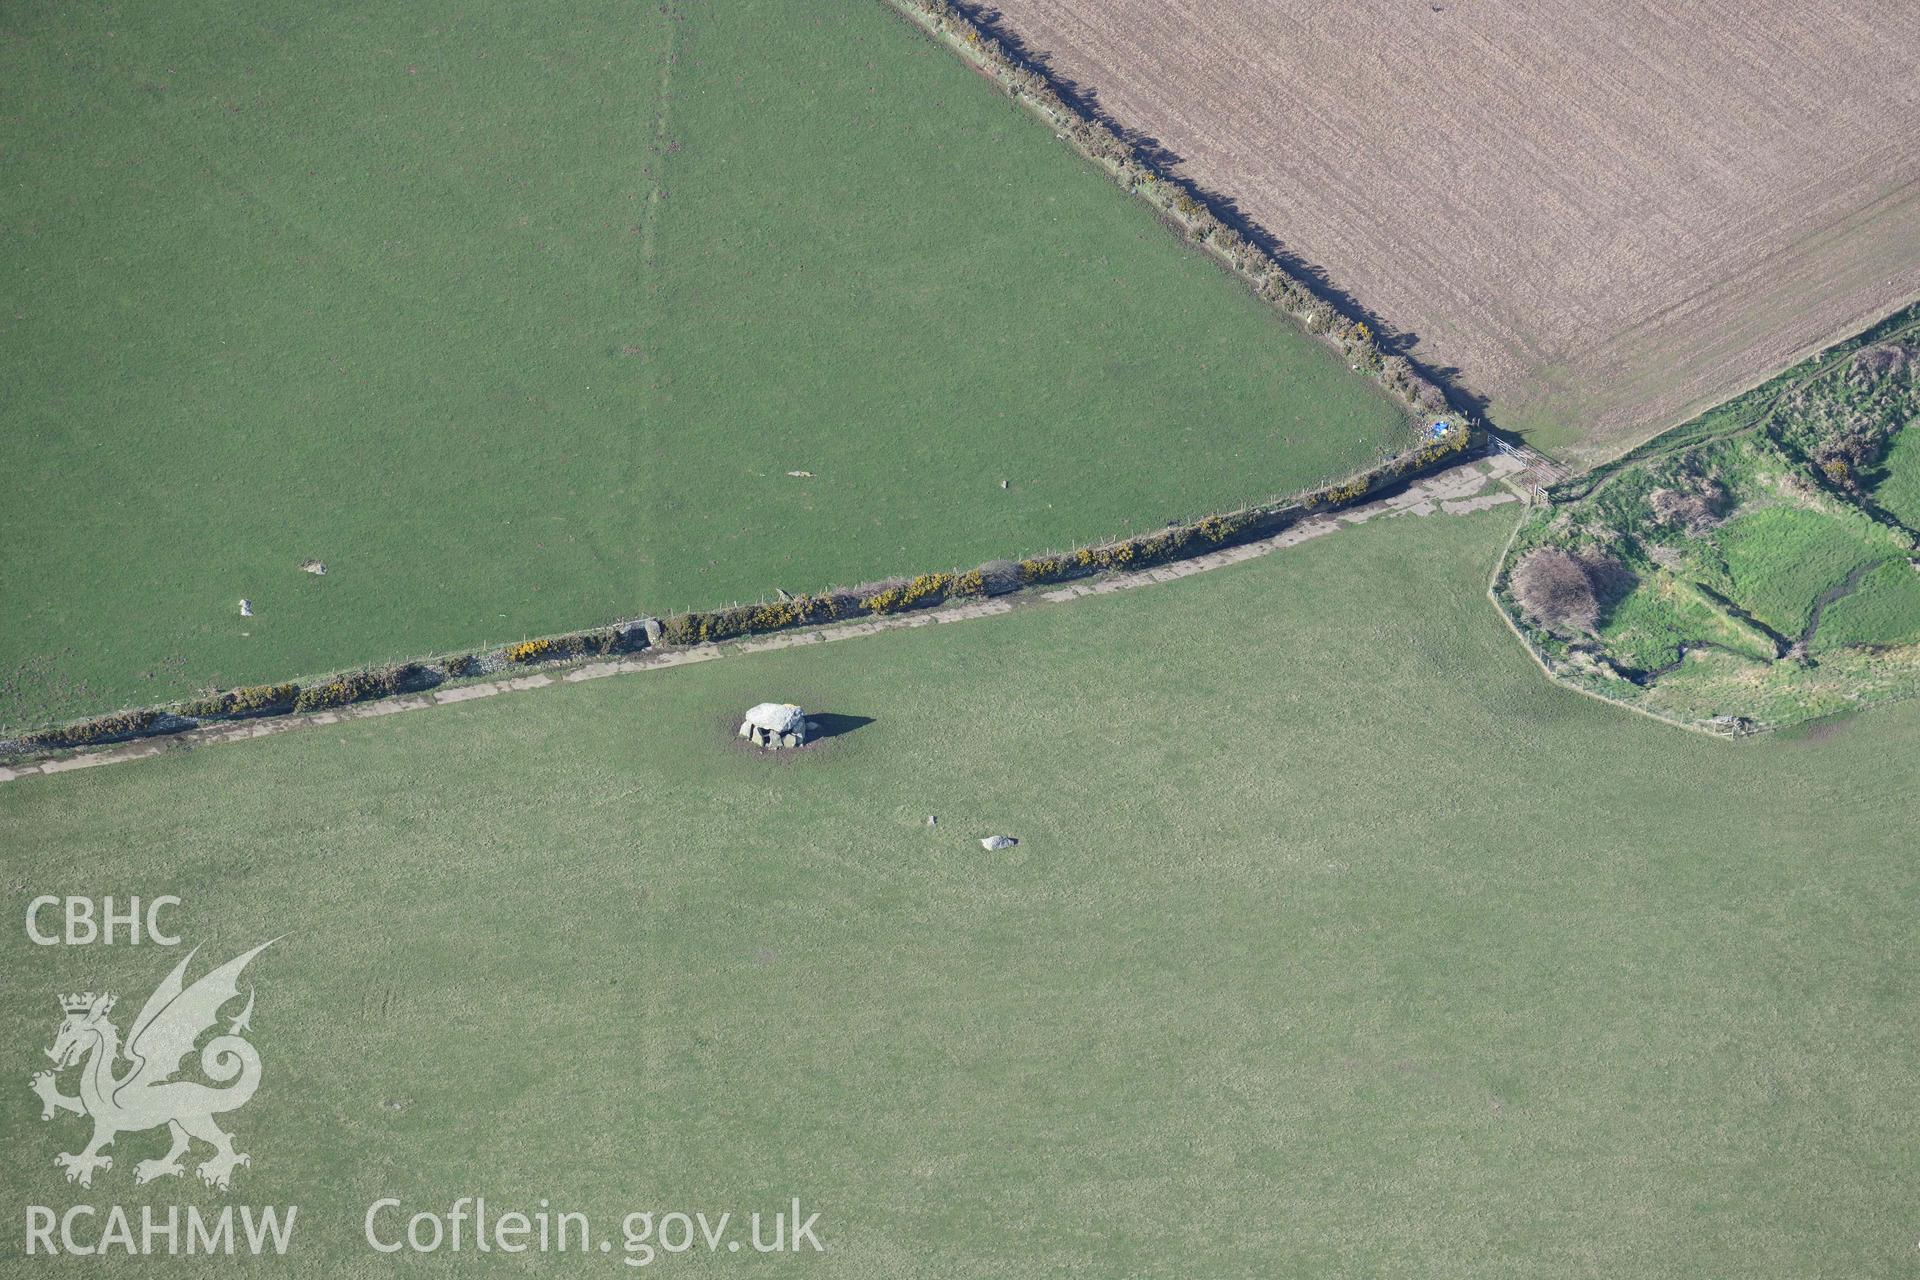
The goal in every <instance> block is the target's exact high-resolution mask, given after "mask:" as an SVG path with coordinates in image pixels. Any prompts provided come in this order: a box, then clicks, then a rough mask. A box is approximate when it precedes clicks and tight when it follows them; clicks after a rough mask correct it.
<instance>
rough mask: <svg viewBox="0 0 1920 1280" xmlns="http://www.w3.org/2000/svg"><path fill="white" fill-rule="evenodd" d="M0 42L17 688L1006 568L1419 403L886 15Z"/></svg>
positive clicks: (255, 21)
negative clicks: (1306, 330)
mask: <svg viewBox="0 0 1920 1280" xmlns="http://www.w3.org/2000/svg"><path fill="white" fill-rule="evenodd" d="M0 32H3V33H4V37H5V38H4V39H3V40H0V104H3V106H0V109H3V110H4V112H5V114H6V115H7V117H8V119H9V121H10V127H9V130H8V143H7V148H6V154H5V158H4V175H5V178H6V181H5V183H4V184H0V334H4V342H3V343H0V351H3V352H4V355H0V376H4V379H5V381H6V383H7V394H6V398H5V400H4V404H3V406H0V421H3V422H4V424H5V429H6V431H7V435H8V438H9V440H10V441H11V442H12V443H13V445H14V447H13V448H12V449H11V450H10V451H9V460H10V461H9V466H8V467H7V468H6V469H5V471H4V476H0V540H3V541H4V543H5V545H6V547H7V554H6V556H5V557H4V558H3V559H0V598H4V599H5V600H6V601H7V605H8V608H7V609H6V611H5V615H4V620H0V723H12V724H19V723H22V722H28V721H38V720H44V719H49V718H54V717H63V716H70V715H73V714H78V713H81V712H85V711H94V710H102V709H106V708H110V707H112V706H115V705H119V704H125V703H129V702H137V703H146V702H151V701H154V700H156V699H159V698H164V697H167V696H172V695H176V694H179V693H184V692H186V691H189V690H191V689H193V688H195V687H198V686H201V685H205V684H210V683H219V684H226V685H231V684H237V683H246V682H252V681H258V680H266V679H273V678H287V677H292V676H297V675H300V674H303V673H312V672H315V671H325V670H333V669H339V668H343V667H349V666H353V665H356V664H358V663H362V662H368V661H379V660H383V659H387V658H392V657H403V656H414V655H418V654H422V653H429V652H438V651H445V650H448V649H453V648H469V647H473V646H476V645H479V644H482V643H488V642H499V641H507V640H515V639H518V638H520V637H522V636H524V635H527V634H539V633H543V632H551V631H556V630H562V629H567V628H571V627H577V626H581V625H587V624H591V623H596V622H600V621H604V620H611V619H613V618H616V617H622V616H631V615H634V614H638V613H643V612H653V613H664V612H668V611H672V610H675V609H679V608H685V607H689V606H706V605H717V604H723V603H726V602H728V601H731V600H734V599H754V598H758V597H760V596H762V595H767V596H771V595H772V593H773V591H774V589H775V588H776V587H785V588H787V589H789V590H796V591H798V590H806V589H814V588H819V587H823V586H827V585H831V584H836V583H854V582H858V581H861V580H865V579H870V578H873V577H876V576H880V575H882V574H888V573H896V572H909V571H923V570H927V569H943V568H948V567H954V566H956V565H957V566H960V567H968V566H971V565H972V564H974V563H978V562H979V561H981V560H984V559H987V558H990V557H992V556H996V555H1004V554H1009V553H1015V552H1030V551H1035V550H1043V549H1050V548H1053V547H1057V546H1064V545H1066V544H1068V543H1071V542H1073V541H1075V540H1081V541H1090V540H1093V539H1095V538H1098V537H1102V536H1107V535H1113V534H1121V533H1124V532H1126V531H1127V530H1128V528H1129V527H1130V526H1137V527H1142V528H1145V527H1151V526H1153V525H1156V524H1158V523H1160V522H1163V521H1165V520H1167V519H1169V518H1173V517H1176V516H1192V515H1198V514H1201V513H1204V512H1206V511H1209V510H1214V509H1219V508H1222V507H1229V506H1233V505H1236V504H1238V503H1241V502H1243V501H1245V500H1248V499H1253V498H1258V497H1265V496H1268V495H1270V494H1273V493H1277V492H1291V491H1294V490H1297V489H1299V488H1303V487H1306V486H1308V485H1310V484H1312V483H1314V482H1317V481H1319V480H1321V479H1323V478H1326V477H1329V476H1333V475H1336V474H1340V473H1344V472H1346V471H1348V470H1350V469H1353V468H1355V467H1357V466H1359V465H1361V464H1364V463H1365V462H1367V461H1368V460H1370V459H1371V458H1372V457H1374V456H1375V455H1376V454H1377V453H1378V452H1380V451H1381V450H1382V449H1383V448H1385V447H1387V446H1389V445H1392V444H1397V443H1398V442H1399V441H1400V438H1401V432H1402V428H1403V422H1402V418H1401V415H1400V414H1399V412H1398V410H1397V409H1396V408H1395V407H1394V406H1393V405H1392V404H1391V403H1390V402H1389V401H1388V400H1387V399H1386V398H1385V397H1384V396H1383V395H1381V394H1380V393H1378V392H1377V391H1376V390H1375V389H1374V388H1373V386H1372V385H1371V384H1370V383H1368V382H1366V381H1365V380H1363V379H1362V378H1360V377H1359V376H1356V375H1354V374H1351V373H1350V372H1349V371H1348V370H1347V368H1346V367H1345V366H1344V364H1342V363H1341V362H1340V361H1339V360H1338V359H1337V357H1335V356H1334V355H1333V354H1332V353H1330V352H1329V351H1327V350H1325V349H1323V348H1322V347H1320V346H1318V345H1316V344H1314V343H1313V342H1311V341H1310V340H1308V339H1307V338H1305V337H1304V336H1303V335H1301V334H1299V333H1298V332H1296V331H1294V330H1293V329H1292V328H1290V327H1289V326H1287V325H1286V324H1284V323H1282V322H1280V321H1279V320H1277V319H1275V318H1274V317H1273V315H1272V314H1271V313H1270V311H1269V310H1268V309H1267V308H1265V307H1264V306H1262V305H1261V304H1260V303H1258V302H1257V301H1256V300H1254V299H1253V298H1251V297H1250V296H1249V295H1248V294H1247V293H1246V292H1245V291H1243V290H1242V289H1241V288H1239V287H1238V286H1237V285H1236V284H1235V283H1233V282H1232V281H1231V280H1229V279H1228V278H1227V277H1226V276H1225V275H1224V273H1222V272H1220V271H1218V270H1216V269H1215V268H1213V267H1212V266H1211V265H1209V264H1208V263H1207V262H1206V261H1205V260H1204V259H1202V258H1201V257H1200V256H1199V255H1197V254H1194V253H1191V252H1188V251H1187V250H1185V249H1184V248H1182V247H1181V246H1180V244H1179V243H1178V242H1177V241H1176V240H1175V239H1174V237H1172V236H1171V235H1169V234H1168V233H1167V232H1166V231H1165V230H1164V229H1163V228H1162V227H1160V226H1159V225H1157V224H1156V223H1155V221H1154V220H1153V218H1152V216H1151V215H1150V214H1149V213H1148V212H1147V211H1146V210H1144V209H1143V208H1141V207H1139V206H1138V205H1137V204H1136V203H1135V202H1133V201H1131V200H1129V199H1128V197H1126V196H1125V195H1124V194H1123V193H1121V192H1120V191H1118V190H1117V189H1115V188H1114V187H1113V186H1112V185H1111V184H1110V183H1109V182H1108V181H1107V180H1106V179H1105V178H1103V177H1102V176H1101V175H1100V174H1098V173H1097V172H1095V171H1094V170H1093V169H1091V168H1090V167H1088V166H1086V165H1084V164H1082V163H1081V162H1079V161H1077V160H1076V159H1074V158H1073V157H1072V156H1071V155H1070V154H1069V153H1068V151H1067V149H1066V148H1065V147H1064V146H1062V145H1061V144H1060V143H1058V142H1056V141H1055V140H1054V139H1053V138H1052V137H1051V136H1050V135H1049V134H1048V133H1047V131H1046V130H1045V129H1043V128H1040V127H1039V126H1037V125H1035V124H1034V123H1033V122H1032V121H1031V120H1029V119H1027V118H1026V117H1025V116H1023V115H1022V114H1021V113H1020V112H1019V111H1018V110H1016V109H1015V108H1014V107H1012V106H1011V105H1010V104H1009V103H1007V102H1006V101H1005V100H1004V99H1003V98H1002V97H1000V96H999V95H998V94H996V93H995V92H994V91H993V90H992V89H991V88H989V87H988V86H987V85H985V84H984V83H982V82H981V81H980V80H979V78H978V77H976V76H974V75H972V74H971V73H969V72H968V71H967V70H965V69H964V68H963V67H962V66H960V65H959V64H958V63H957V61H956V60H955V59H954V58H952V57H951V56H949V55H947V54H945V53H944V52H942V51H941V50H940V49H938V48H937V47H935V46H934V45H933V44H932V43H931V42H930V41H928V40H925V39H923V38H922V37H921V36H919V35H917V34H916V33H915V32H914V31H913V30H912V29H911V28H910V27H909V26H908V25H907V24H905V23H904V22H901V21H900V20H898V19H897V18H895V17H894V16H892V15H891V14H890V13H889V12H888V11H887V10H886V9H885V8H884V7H883V6H881V5H879V4H877V3H854V4H849V5H845V6H838V7H836V8H835V10H834V12H833V13H832V14H831V15H828V14H825V13H816V12H814V11H813V10H812V9H810V8H808V7H807V6H802V5H792V4H782V3H774V2H772V0H742V2H740V3H727V4H669V5H660V6H656V5H647V6H641V7H638V8H636V7H634V6H629V5H620V4H604V3H590V4H586V5H572V6H565V7H555V8H547V7H540V6H531V7H530V6H516V5H506V4H498V3H483V4H480V5H478V6H476V5H473V4H450V3H444V2H440V0H434V2H431V3H427V4H422V5H408V6H403V7H399V8H395V7H392V6H378V5H369V4H364V3H353V4H347V5H337V6H328V7H326V8H325V9H324V10H322V9H316V8H315V7H314V6H311V5H296V4H290V3H286V2H285V0H268V2H267V3H257V4H247V5H240V4H234V3H228V2H227V0H195V2H194V3H192V4H190V5H186V6H171V7H169V8H167V9H166V10H165V11H164V12H163V11H160V10H124V9H118V10H116V9H106V8H85V7H78V8H76V7H74V6H70V5H51V4H33V3H28V4H19V5H11V6H8V7H7V8H6V10H5V11H4V14H0ZM792 471H804V472H811V473H812V474H811V476H802V477H795V476H790V475H789V474H788V473H789V472H792ZM1002 481H1007V482H1009V483H1008V487H1006V488H1004V489H1003V488H1002ZM309 559H312V560H319V561H322V562H324V563H325V564H326V565H327V568H328V572H327V574H326V576H325V577H317V576H313V575H310V574H307V573H303V572H301V571H300V569H299V565H300V563H301V562H302V561H304V560H309ZM242 598H247V599H249V600H251V601H252V602H253V607H254V612H255V616H254V617H252V618H250V619H242V618H241V617H240V616H239V614H238V607H237V606H238V602H239V601H240V600H241V599H242Z"/></svg>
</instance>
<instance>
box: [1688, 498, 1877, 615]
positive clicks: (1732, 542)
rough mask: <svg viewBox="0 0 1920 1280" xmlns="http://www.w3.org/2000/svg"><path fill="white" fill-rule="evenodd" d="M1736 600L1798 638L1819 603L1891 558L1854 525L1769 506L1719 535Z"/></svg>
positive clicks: (1827, 517) (1739, 521)
mask: <svg viewBox="0 0 1920 1280" xmlns="http://www.w3.org/2000/svg"><path fill="white" fill-rule="evenodd" d="M1718 541H1719V543H1720V546H1721V548H1722V549H1723V550H1724V551H1725V553H1726V563H1727V573H1728V575H1729V577H1730V578H1731V579H1732V591H1731V594H1732V596H1733V598H1734V601H1735V602H1736V603H1738V604H1739V605H1741V606H1742V607H1744V608H1745V609H1746V610H1747V611H1748V612H1750V613H1751V614H1753V616H1754V617H1756V618H1758V619H1760V621H1762V622H1764V623H1766V624H1767V625H1768V626H1770V627H1772V628H1773V629H1774V630H1775V631H1778V632H1779V633H1780V634H1782V635H1784V636H1787V637H1790V638H1791V637H1797V636H1798V635H1799V634H1800V632H1801V630H1802V628H1804V627H1805V626H1806V625H1807V621H1808V619H1809V618H1810V617H1811V616H1812V614H1813V607H1814V602H1815V601H1816V600H1817V599H1819V597H1820V594H1821V593H1822V592H1824V591H1826V590H1828V589H1829V588H1833V587H1838V586H1840V585H1841V584H1842V583H1844V582H1845V581H1846V578H1847V575H1848V574H1850V573H1852V572H1853V571H1854V570H1856V569H1858V568H1860V567H1861V566H1862V565H1865V564H1870V563H1872V562H1873V561H1874V560H1876V559H1880V558H1884V557H1885V556H1887V555H1888V554H1889V553H1890V552H1891V550H1892V548H1891V547H1889V546H1885V545H1876V544H1875V543H1872V542H1869V541H1868V540H1867V539H1866V538H1864V537H1862V536H1861V533H1860V531H1859V530H1858V529H1856V528H1855V527H1854V526H1853V525H1851V524H1849V523H1848V522H1846V521H1843V520H1838V519H1835V518H1834V517H1832V516H1829V515H1824V514H1822V513H1820V512H1818V511H1806V510H1802V509H1800V508H1797V507H1766V508H1763V509H1762V510H1759V511H1756V512H1754V513H1753V514H1752V515H1746V516H1741V517H1740V518H1738V519H1736V520H1734V521H1732V522H1731V523H1729V524H1728V525H1727V526H1726V527H1725V528H1724V529H1722V530H1721V531H1720V533H1719V535H1718Z"/></svg>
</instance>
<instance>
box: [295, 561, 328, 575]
mask: <svg viewBox="0 0 1920 1280" xmlns="http://www.w3.org/2000/svg"><path fill="white" fill-rule="evenodd" d="M300 567H301V568H302V569H305V570H306V571H307V572H308V573H310V574H312V575H313V576H314V577H316V578H324V577H326V576H327V566H326V565H324V564H322V563H321V562H320V561H318V560H302V561H301V562H300Z"/></svg>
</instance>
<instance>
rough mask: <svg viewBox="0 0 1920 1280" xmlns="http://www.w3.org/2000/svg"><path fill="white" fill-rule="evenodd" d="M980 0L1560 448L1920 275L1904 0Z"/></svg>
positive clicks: (1666, 416)
mask: <svg viewBox="0 0 1920 1280" xmlns="http://www.w3.org/2000/svg"><path fill="white" fill-rule="evenodd" d="M995 8H996V9H997V10H998V11H999V13H1000V15H1001V18H1000V23H1001V26H1002V28H1003V29H1004V30H1006V31H1009V32H1011V33H1012V34H1014V35H1016V36H1018V37H1020V39H1021V40H1022V42H1024V43H1025V44H1026V46H1027V47H1028V48H1029V50H1030V51H1032V52H1034V53H1038V54H1041V55H1044V56H1045V57H1044V60H1045V61H1047V62H1048V63H1049V65H1050V66H1051V67H1052V69H1053V70H1054V72H1055V73H1056V74H1059V75H1061V76H1063V77H1064V78H1065V79H1067V80H1068V81H1070V82H1071V83H1073V84H1074V85H1075V86H1077V87H1078V88H1080V89H1081V90H1082V91H1083V92H1086V91H1091V94H1092V96H1093V98H1094V99H1095V101H1096V102H1097V103H1098V104H1099V106H1100V107H1101V108H1102V109H1103V110H1104V111H1105V112H1106V113H1107V114H1108V115H1109V116H1110V117H1112V118H1113V119H1114V120H1115V121H1117V122H1118V123H1120V124H1122V125H1124V126H1127V127H1130V128H1133V129H1136V130H1139V131H1140V132H1142V133H1144V134H1146V135H1148V136H1150V137H1152V138H1154V139H1156V140H1158V141H1159V142H1160V143H1161V144H1162V145H1164V146H1165V147H1167V148H1168V149H1170V150H1171V151H1173V152H1174V153H1175V154H1177V155H1178V156H1180V157H1182V163H1181V165H1180V167H1179V170H1178V171H1179V172H1180V173H1181V174H1182V175H1183V176H1185V177H1187V178H1190V179H1192V180H1193V181H1195V182H1197V183H1198V184H1200V185H1201V186H1203V187H1205V188H1206V189H1208V190H1210V191H1213V192H1216V193H1218V194H1221V195H1225V196H1228V197H1230V198H1232V199H1233V200H1234V201H1235V202H1236V203H1237V205H1238V206H1239V208H1240V210H1241V212H1242V213H1244V214H1245V215H1247V216H1248V217H1250V218H1251V219H1252V220H1253V221H1255V222H1257V223H1258V224H1259V225H1260V226H1261V227H1262V228H1264V229H1265V230H1266V231H1267V232H1269V233H1271V234H1272V235H1274V236H1275V237H1277V238H1278V239H1279V240H1280V242H1281V244H1282V246H1283V247H1284V248H1286V249H1287V250H1288V251H1290V252H1291V253H1293V254H1295V255H1297V256H1298V257H1299V258H1300V259H1301V260H1303V261H1304V262H1305V263H1307V264H1309V265H1311V266H1315V267H1318V268H1320V269H1322V270H1323V271H1324V272H1325V273H1326V276H1327V279H1328V282H1329V283H1330V284H1331V285H1332V286H1333V287H1334V288H1336V289H1338V290H1340V291H1342V292H1344V293H1346V294H1348V295H1350V296H1351V297H1352V298H1354V299H1355V300H1357V301H1358V302H1359V303H1360V304H1361V305H1362V306H1363V307H1365V308H1367V309H1368V310H1370V311H1372V312H1373V313H1374V314H1376V315H1377V316H1378V317H1379V318H1380V319H1381V320H1383V321H1384V322H1386V325H1387V326H1388V328H1389V330H1395V329H1397V330H1399V331H1401V332H1403V333H1405V334H1409V335H1412V336H1413V337H1415V338H1416V339H1417V342H1416V345H1415V346H1414V347H1413V349H1412V353H1413V354H1414V355H1415V356H1416V357H1417V358H1418V359H1420V360H1423V361H1425V362H1427V363H1428V364H1431V365H1434V366H1437V367H1441V368H1452V369H1455V370H1457V371H1458V372H1457V374H1456V379H1457V381H1458V383H1459V385H1460V386H1461V387H1463V388H1464V389H1465V390H1467V391H1469V392H1473V393H1477V394H1480V395H1484V396H1486V397H1488V398H1489V400H1490V402H1491V410H1490V416H1491V417H1492V419H1493V421H1494V422H1495V423H1496V424H1497V425H1500V426H1505V427H1510V428H1513V429H1516V430H1521V431H1525V432H1528V433H1529V435H1530V436H1531V437H1532V438H1533V439H1534V440H1535V442H1536V443H1539V444H1541V445H1543V446H1545V447H1548V448H1551V449H1559V450H1562V451H1565V452H1566V453H1568V454H1570V455H1573V456H1576V457H1584V458H1588V459H1593V458H1598V457H1601V456H1605V455H1610V454H1613V453H1617V452H1619V451H1620V450H1622V449H1623V448H1625V447H1627V446H1628V445H1630V444H1633V443H1636V442H1638V441H1640V440H1642V439H1644V438H1646V437H1647V436H1650V435H1652V434H1654V433H1655V432H1657V431H1660V430H1663V429H1665V428H1666V427H1669V426H1671V425H1673V424H1674V423H1676V422H1678V421H1681V420H1683V419H1684V418H1686V417H1687V416H1689V415H1690V414H1691V413H1693V412H1695V411H1697V410H1699V409H1702V408H1705V407H1707V406H1708V405H1710V404H1712V403H1714V402H1716V401H1719V400H1721V399H1724V398H1726V397H1727V396H1728V395H1730V394H1733V393H1735V392H1738V391H1740V390H1743V389H1745V388H1746V387H1747V386H1750V385H1752V384H1753V383H1755V382H1757V381H1760V380H1761V379H1762V378H1763V377H1764V376H1766V375H1767V374H1769V373H1771V372H1772V371H1774V370H1777V369H1778V368H1780V367H1782V366H1784V365H1787V364H1789V363H1791V362H1793V361H1794V360H1796V359H1798V358H1801V357H1802V356H1804V355H1806V354H1808V353H1809V352H1811V351H1812V350H1814V349H1817V348H1818V347H1820V346H1822V345H1824V344H1826V343H1827V342H1829V341H1832V340H1835V339H1838V338H1840V337H1842V336H1844V335H1846V334H1849V333H1851V332H1854V331H1856V330H1858V329H1860V328H1862V327H1864V326H1865V325H1866V324H1867V323H1869V322H1871V321H1872V320H1873V319H1876V318H1878V317H1879V316H1880V315H1882V314H1884V313H1885V312H1887V311H1890V310H1892V309H1893V308H1894V307H1895V306H1897V305H1899V304H1900V303H1902V302H1904V301H1906V300H1908V299H1910V298H1912V297H1913V296H1915V295H1916V294H1920V70H1917V69H1916V68H1917V67H1920V4H1915V3H1888V2H1887V0H1760V2H1758V3H1754V2H1748V3H1740V2H1739V0H1709V2H1707V3H1687V4H1682V3H1678V2H1675V0H1669V2H1668V3H1652V2H1649V0H1609V3H1606V4H1600V5H1589V4H1574V3H1566V2H1564V0H1342V3H1340V4H1337V5H1336V4H1326V3H1324V0H996V3H995Z"/></svg>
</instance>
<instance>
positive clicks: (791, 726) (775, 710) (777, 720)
mask: <svg viewBox="0 0 1920 1280" xmlns="http://www.w3.org/2000/svg"><path fill="white" fill-rule="evenodd" d="M747 723H748V724H750V725H752V726H753V727H754V728H756V729H765V730H766V731H767V732H768V733H799V732H801V731H802V730H803V729H804V728H805V726H806V723H807V713H806V712H804V711H802V710H801V709H800V708H798V707H796V706H794V705H793V704H792V703H791V702H762V703H760V704H758V705H756V706H754V707H750V708H748V710H747Z"/></svg>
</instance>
